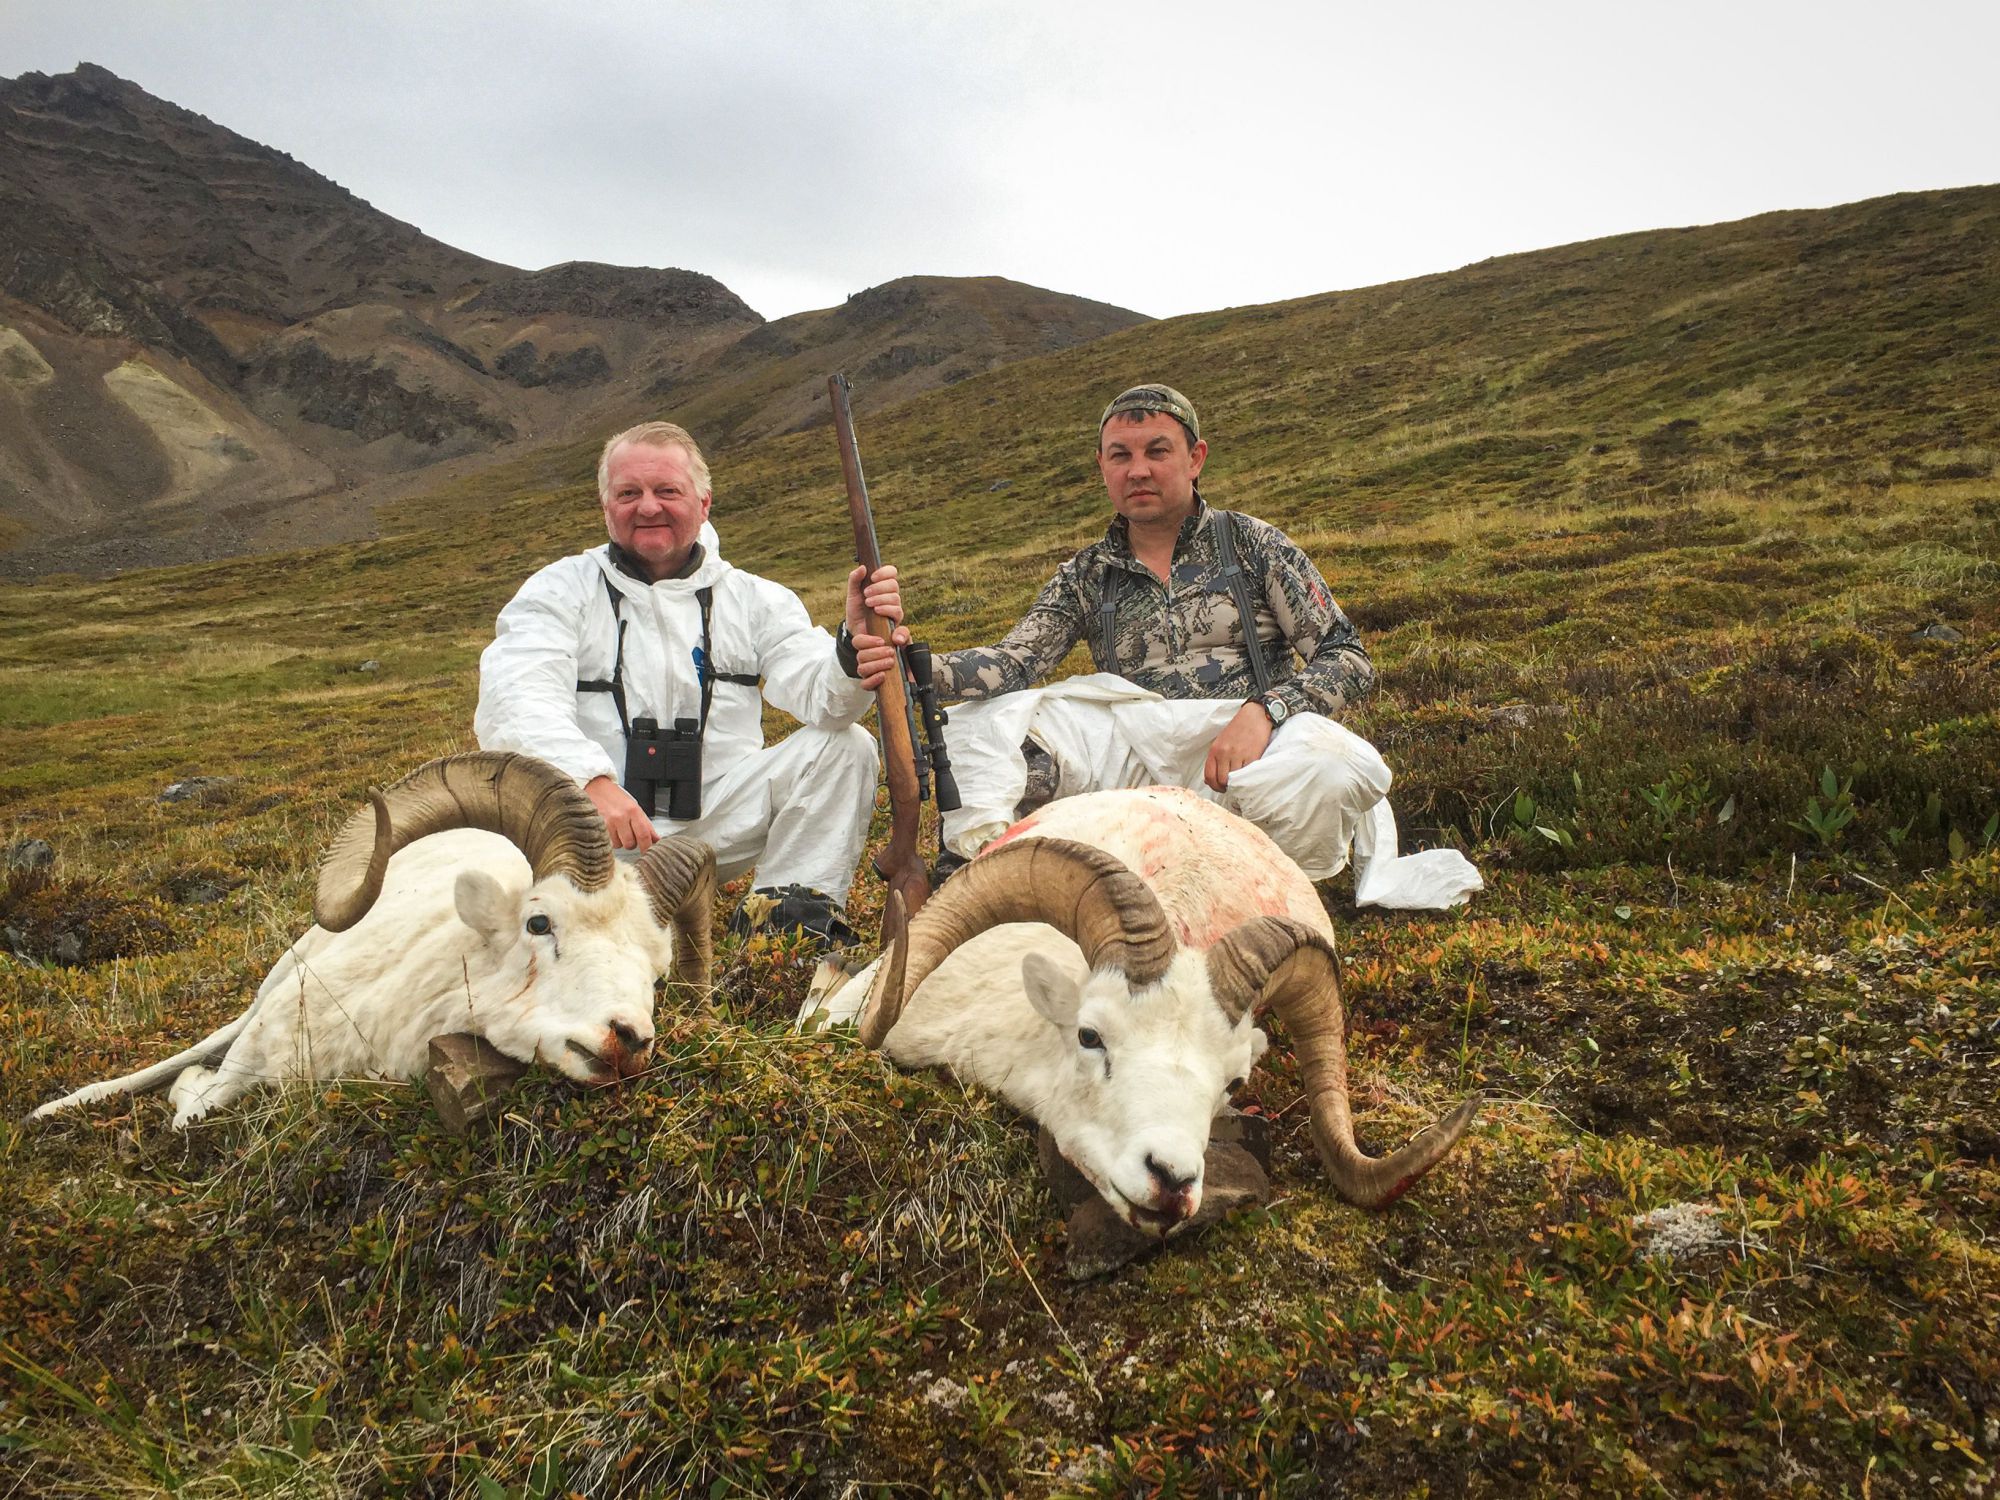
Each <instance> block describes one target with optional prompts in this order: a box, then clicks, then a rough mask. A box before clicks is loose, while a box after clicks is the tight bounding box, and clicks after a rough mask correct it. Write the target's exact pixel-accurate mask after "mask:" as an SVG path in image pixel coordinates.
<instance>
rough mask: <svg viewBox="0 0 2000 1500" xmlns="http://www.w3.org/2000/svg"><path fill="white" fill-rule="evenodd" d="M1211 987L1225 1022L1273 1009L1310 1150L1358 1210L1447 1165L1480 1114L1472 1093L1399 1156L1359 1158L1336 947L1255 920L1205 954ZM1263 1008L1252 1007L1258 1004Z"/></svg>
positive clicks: (1308, 933)
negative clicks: (1307, 1123) (1301, 1095)
mask: <svg viewBox="0 0 2000 1500" xmlns="http://www.w3.org/2000/svg"><path fill="white" fill-rule="evenodd" d="M1208 976H1209V987H1210V989H1211V990H1212V991H1213V993H1214V995H1215V1000H1216V1003H1217V1004H1218V1005H1220V1006H1221V1007H1222V1009H1223V1012H1224V1014H1226V1015H1228V1016H1229V1017H1230V1019H1231V1020H1241V1019H1242V1017H1243V1014H1244V1012H1245V1011H1246V1010H1248V1009H1250V1008H1251V1007H1253V1006H1255V1007H1256V1008H1257V1009H1258V1010H1259V1011H1261V1010H1262V1009H1264V1007H1265V1006H1268V1007H1269V1008H1270V1009H1273V1010H1275V1011H1277V1013H1278V1019H1279V1020H1280V1021H1282V1022H1283V1023H1284V1027H1285V1034H1286V1035H1287V1036H1288V1037H1290V1038H1291V1043H1292V1055H1293V1056H1294V1057H1296V1058H1297V1059H1298V1063H1299V1077H1300V1079H1301V1081H1302V1082H1303V1083H1304V1085H1305V1093H1306V1105H1307V1108H1308V1109H1310V1110H1311V1112H1312V1131H1313V1142H1314V1144H1316V1145H1317V1146H1318V1147H1319V1154H1320V1159H1321V1160H1322V1161H1324V1162H1325V1163H1326V1169H1327V1173H1328V1175H1329V1176H1330V1177H1332V1179H1333V1185H1334V1188H1335V1189H1336V1190H1337V1191H1338V1192H1339V1193H1340V1195H1341V1197H1343V1198H1345V1199H1347V1201H1348V1202H1350V1203H1353V1204H1356V1205H1358V1206H1359V1207H1362V1208H1386V1207H1388V1206H1389V1205H1390V1204H1391V1203H1393V1202H1395V1201H1396V1200H1397V1199H1398V1198H1400V1197H1401V1196H1402V1195H1403V1194H1404V1193H1405V1192H1407V1191H1408V1190H1409V1188H1410V1185H1411V1184H1412V1183H1414V1182H1416V1180H1417V1179H1418V1178H1420V1177H1422V1176H1423V1175H1424V1173H1426V1172H1428V1171H1430V1169H1431V1168H1432V1167H1434V1166H1436V1165H1437V1164H1438V1163H1439V1162H1440V1161H1442V1160H1443V1159H1444V1158H1445V1155H1446V1154H1447V1153H1448V1152H1449V1151H1450V1150H1451V1148H1452V1147H1453V1146H1455V1145H1456V1144H1458V1138H1459V1137H1460V1136H1461V1135H1463V1134H1464V1133H1465V1127H1466V1126H1467V1125H1468V1124H1470V1123H1471V1121H1472V1115H1473V1112H1474V1111H1475V1110H1476V1109H1477V1108H1478V1107H1479V1097H1478V1095H1476V1094H1475V1095H1474V1096H1473V1097H1472V1098H1470V1099H1467V1100H1466V1101H1465V1102H1464V1103H1463V1104H1461V1105H1459V1106H1458V1108H1457V1109H1455V1110H1453V1111H1452V1112H1451V1113H1450V1114H1449V1115H1447V1116H1445V1118H1444V1119H1443V1120H1441V1121H1439V1122H1438V1124H1436V1125H1435V1126H1433V1127H1432V1128H1431V1129H1429V1130H1427V1131H1424V1132H1423V1133H1422V1134H1420V1135H1419V1136H1417V1137H1416V1139H1414V1140H1412V1141H1411V1142H1410V1143H1409V1144H1408V1145H1407V1146H1405V1147H1403V1149H1402V1150H1400V1151H1396V1152H1393V1153H1391V1154H1390V1155H1388V1156H1383V1157H1373V1156H1368V1155H1365V1154H1364V1153H1363V1152H1362V1150H1361V1148H1360V1147H1359V1146H1358V1145H1356V1144H1355V1141H1354V1120H1353V1117H1352V1116H1351V1115H1350V1114H1349V1113H1348V1108H1347V1038H1346V1030H1347V1017H1346V1013H1345V1011H1344V1010H1343V1008H1342V1006H1341V1000H1340V966H1339V960H1338V959H1336V958H1335V956H1334V951H1333V945H1332V944H1331V943H1329V942H1328V941H1327V940H1326V938H1325V937H1323V936H1321V935H1320V934H1319V933H1317V932H1314V931H1313V930H1312V929H1311V928H1310V927H1307V926H1306V925H1305V924H1304V923H1302V922H1296V921H1294V920H1292V919H1291V918H1290V917H1255V918H1252V919H1251V920H1250V921H1248V922H1245V923H1244V924H1243V925H1242V926H1240V927H1238V928H1236V929H1235V930H1234V931H1233V932H1231V933H1230V934H1229V935H1228V936H1227V937H1225V938H1223V939H1222V941H1221V942H1219V943H1217V944H1216V945H1215V946H1214V947H1212V948H1210V949H1209V950H1208ZM1260 997H1261V998H1262V1002H1263V1003H1262V1004H1259V1003H1258V1001H1259V998H1260Z"/></svg>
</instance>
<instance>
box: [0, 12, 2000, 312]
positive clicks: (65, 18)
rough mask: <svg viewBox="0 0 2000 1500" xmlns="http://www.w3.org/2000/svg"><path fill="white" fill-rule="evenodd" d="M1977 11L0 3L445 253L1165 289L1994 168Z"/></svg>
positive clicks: (1375, 270)
mask: <svg viewBox="0 0 2000 1500" xmlns="http://www.w3.org/2000/svg"><path fill="white" fill-rule="evenodd" d="M1996 57H2000V3H1996V0H1980V3H1955V4H1942V3H1934V4H1925V3H1921V0H1918V3H1907V0H1906V3H1902V4H1894V5H1892V4H1889V3H1886V0H1878V3H1874V4H1851V3H1828V0H1820V3H1813V4H1801V3H1759V0H1730V3H1726V4H1718V3H1707V0H1696V3H1686V0H1680V3H1675V4H1671V5H1668V4H1659V5H1625V4H1618V3H1615V0H1613V3H1605V0H1593V3H1588V4H1537V3H1529V0H1518V3H1490V0H1489V3H1484V4H1405V5H1395V4H1384V3H1381V0H1371V3H1368V4H1352V5H1350V4H1330V3H1329V4H1320V5H1312V6H1304V5H1301V6H1292V5H1279V4H1265V3H1260V0H1200V3H1183V0H1151V3H1142V4H1106V3H1095V0H597V3H593V0H569V3H563V4H558V3H555V0H476V3H475V0H341V3H333V0H326V3H318V4H314V3H306V0H87V3H86V0H0V76H12V75H14V74H17V73H20V72H23V71H26V70H29V69H33V70H37V71H40V72H47V73H53V72H65V71H67V70H68V69H70V68H71V67H73V66H75V64H76V63H77V62H78V61H80V60H88V61H92V62H96V63H100V64H102V65H103V66H105V67H108V68H110V69H111V70H112V71H114V72H116V73H119V74H121V75H122V76H124V77H126V78H129V79H132V80H133V81H134V82H137V83H139V84H141V85H142V86H144V87H145V88H147V89H148V90H150V91H152V92H153V93H155V94H158V95H160V96H161V97H163V98H167V99H171V100H173V101H174V102H175V103H178V104H181V105H185V106H186V107H188V108H190V109H193V110H196V111H198V112H200V113H202V114H205V115H207V116H209V117H210V118H211V119H213V120H215V121H217V122H218V123H220V124H223V125H226V126H228V127H230V128H231V129H234V130H237V131H240V132H241V133H243V134H245V135H248V136H252V137H254V138H255V139H257V140H260V141H263V142H265V143H266V144H268V145H272V146H277V147H279V148H281V149H283V150H285V151H289V152H290V153H291V154H292V155H293V156H295V157H297V158H299V159H300V160H301V161H303V162H305V163H306V164H307V165H309V166H312V167H314V168H316V169H318V170H319V171H321V172H323V173H325V174H326V175H327V176H329V177H331V178H333V179H334V180H335V181H337V182H339V183H340V184H342V185H343V186H344V187H347V188H349V189H350V190H352V191H353V192H355V193H357V194H359V195H360V196H361V197H363V198H366V199H367V200H368V201H369V202H371V203H373V204H374V205H375V206H376V207H378V208H380V209H383V210H385V211H386V212H388V213H391V214H394V215H395V216H396V217H398V218H401V219H406V220H408V221H410V222H411V223H414V224H416V225H417V226H418V227H419V228H421V229H423V230H424V231H426V232H427V233H429V234H432V235H434V236H436V237H437V238H439V239H441V240H445V241H447V242H448V243H450V244H453V245H457V246H459V247H461V248H463V249H466V250H470V251H474V252H476V253H478V254H481V255H486V256H490V257H492V258H494V259H496V260H501V261H506V262H508V263H510V264H514V265H518V266H525V267H537V266H543V265H549V264H553V263H555V262H558V261H564V260H602V261H612V262H617V263H621V264H629V265H655V266H684V267H687V268H689V269H692V270H697V271H705V272H707V273H709V274H710V275H713V276H717V277H720V278H721V279H722V280H723V281H724V282H725V283H727V284H728V285H729V286H730V287H731V288H732V289H733V290H734V291H736V292H737V293H738V294H739V295H740V296H742V297H743V298H744V299H745V300H746V301H748V302H749V303H750V304H751V305H752V306H753V307H755V308H756V309H757V310H758V311H759V312H762V313H764V314H765V315H766V316H771V317H775V316H780V315H782V314H785V313H789V312H797V311H800V310H802V309H805V308H812V307H825V306H829V305H831V304H833V303H836V302H838V301H840V299H841V298H842V297H844V296H846V295H847V294H848V293H850V292H853V291H857V290H859V289H861V288H863V287H867V286H873V285H876V284H878V283H880V282H884V281H888V280H892V279H893V278H895V277H898V276H905V275H910V274H912V273H919V272H921V273H928V274H936V275H958V276H970V275H999V276H1010V277H1013V278H1015V279H1016V280H1020V281H1026V282H1031V283H1034V284H1036V285H1038V286H1045V287H1053V288H1055V289H1057V290H1060V291H1065V292H1075V293H1079V294H1082V295H1085V296H1090V297H1096V298H1099V299H1101V300H1103V301H1107V302H1114V303H1118V304H1121V305H1123V306H1126V307H1132V308H1136V309H1138V310H1139V311H1141V312H1145V313H1151V314H1154V315H1158V316H1165V315H1170V314H1174V313H1183V312H1194V311H1199V310H1203V309H1209V308H1218V307H1226V306H1233V305H1240V304H1244V303H1256V302H1269V301H1274V300H1277V299H1280V298H1286V297H1297V296H1305V295H1308V294H1311V293H1315V292H1323V291H1330V290H1333V289H1336V288H1345V287H1355V286H1367V285H1372V284H1375V283H1377V282H1382V281H1390V280H1395V279H1398V278H1401V277H1406V276H1413V275H1420V274H1423V273H1426V272H1431V271H1439V270H1446V269H1450V268H1452V267H1455V266H1460V265H1464V264H1466V263H1468V262H1471V261H1475V260H1480V259H1483V258H1484V257H1486V256H1489V255H1497V254H1504V253H1507V252H1510V251H1515V250H1530V249H1535V248H1538V247H1541V246H1546V245H1556V244H1563V243H1567V242H1569V241H1573V240H1580V239H1589V238H1593V237H1596V236H1599V235H1604V234H1613V233H1619V232H1622V231H1626V230H1634V229H1651V228H1658V227H1661V226H1666V225H1679V224H1693V223H1709V222H1714V221H1716V220H1723V219H1734V218H1741V217H1744V216H1746V215H1749V214H1754V213H1760V212H1764V211H1766V210H1770V209H1779V208H1812V207H1824V206H1827V205H1830V204H1835V203H1846V202H1851V201H1854V200H1856V199H1860V198H1868V197H1874V196H1876V195H1878V194H1882V193H1891V192H1898V191H1903V190H1906V189H1912V188H1937V187H1958V186H1964V185H1967V184H1972V183H1982V182H1993V181H1996V180H2000V82H1996V76H1995V72H1994V60H1995V58H1996Z"/></svg>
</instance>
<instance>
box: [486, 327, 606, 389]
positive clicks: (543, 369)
mask: <svg viewBox="0 0 2000 1500" xmlns="http://www.w3.org/2000/svg"><path fill="white" fill-rule="evenodd" d="M493 368H494V369H496V370H498V371H499V372H500V373H501V374H502V375H505V376H506V377H507V378H508V379H509V380H511V381H513V382H514V383H515V384H516V385H524V386H527V387H529V388H530V389H533V388H534V387H535V386H538V385H554V386H579V385H595V384H596V383H597V382H598V381H600V380H604V379H607V378H609V376H610V374H611V361H610V360H608V359H606V358H605V357H604V351H603V350H602V349H600V348H598V347H597V345H595V344H585V345H584V346H583V347H582V348H580V349H566V350H564V351H563V352H561V353H560V354H548V355H542V354H540V353H539V352H538V351H537V350H536V348H535V341H534V340H533V339H523V340H522V341H521V342H520V343H518V344H509V345H508V346H507V347H506V348H505V349H503V350H501V351H500V357H499V358H498V359H496V360H494V361H493Z"/></svg>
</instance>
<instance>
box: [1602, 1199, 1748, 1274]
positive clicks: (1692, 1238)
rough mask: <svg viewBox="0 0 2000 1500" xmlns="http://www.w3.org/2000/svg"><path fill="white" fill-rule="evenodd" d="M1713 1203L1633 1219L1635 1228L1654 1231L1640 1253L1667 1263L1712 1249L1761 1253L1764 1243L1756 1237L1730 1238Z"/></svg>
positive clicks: (1679, 1205) (1677, 1207)
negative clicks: (1734, 1248) (1739, 1248)
mask: <svg viewBox="0 0 2000 1500" xmlns="http://www.w3.org/2000/svg"><path fill="white" fill-rule="evenodd" d="M1716 1216H1717V1209H1716V1207H1715V1205H1714V1204H1713V1203H1668V1204H1665V1205H1663V1206H1662V1207H1660V1208H1655V1209H1651V1210H1649V1211H1648V1212H1646V1213H1643V1214H1635V1215H1633V1217H1632V1227H1633V1228H1634V1229H1646V1230H1650V1231H1652V1236H1651V1238H1649V1239H1648V1240H1647V1241H1646V1243H1645V1245H1644V1246H1642V1247H1641V1249H1640V1251H1639V1253H1640V1254H1641V1255H1646V1256H1657V1257H1660V1258H1661V1259H1664V1260H1673V1261H1680V1260H1688V1259H1691V1258H1692V1257H1694V1256H1697V1255H1700V1254H1702V1253H1704V1252H1705V1251H1709V1250H1720V1249H1722V1248H1723V1247H1724V1246H1727V1245H1741V1246H1743V1247H1745V1248H1748V1249H1756V1250H1761V1249H1763V1248H1764V1242H1763V1241H1762V1240H1760V1239H1758V1238H1757V1237H1756V1236H1754V1235H1747V1234H1746V1235H1734V1236H1732V1235H1730V1234H1728V1233H1727V1232H1725V1230H1724V1229H1723V1227H1722V1225H1721V1224H1719V1223H1717V1222H1716Z"/></svg>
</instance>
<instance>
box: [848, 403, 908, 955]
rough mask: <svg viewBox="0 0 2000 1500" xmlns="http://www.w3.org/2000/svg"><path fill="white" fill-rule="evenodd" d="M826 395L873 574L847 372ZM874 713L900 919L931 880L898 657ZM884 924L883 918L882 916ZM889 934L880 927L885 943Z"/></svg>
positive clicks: (857, 549)
mask: <svg viewBox="0 0 2000 1500" xmlns="http://www.w3.org/2000/svg"><path fill="white" fill-rule="evenodd" d="M826 394H827V398H828V399H829V400H830V401H831V402H832V404H833V430H834V432H835V433H836V434H837V435H838V436H839V438H840V472H841V475H842V477H843V478H844V479H845V480H846V481H847V514H848V519H849V520H851V521H852V522H853V523H854V560H855V561H856V562H858V563H860V564H861V566H862V567H864V568H866V569H867V570H868V573H869V576H870V577H871V578H872V577H873V576H874V574H875V570H876V569H877V568H879V567H881V566H882V549H881V547H880V546H879V545H878V544H877V542H876V539H875V514H874V512H873V511H872V510H870V509H869V506H868V483H867V481H866V480H865V479H863V478H862V476H861V449H860V447H859V445H858V444H856V442H855V440H854V410H853V407H852V406H851V405H850V403H849V399H848V386H847V377H846V376H845V375H831V376H829V377H827V382H826ZM867 620H868V633H869V634H870V635H877V636H880V637H881V638H882V639H884V640H888V639H890V635H891V632H892V631H893V630H894V629H895V622H894V621H893V620H887V619H884V618H883V617H882V616H880V615H878V614H876V613H874V612H873V611H872V610H871V611H868V614H867ZM875 717H876V719H877V721H878V725H879V730H880V733H881V736H882V765H883V769H884V772H885V775H886V777H887V779H888V782H889V847H888V848H886V849H884V850H883V851H882V852H881V853H879V854H877V855H876V856H875V870H876V873H877V874H879V875H880V876H881V877H882V879H883V880H884V881H886V882H887V883H888V885H889V888H890V889H891V890H893V891H895V892H897V893H898V894H899V895H901V896H902V898H903V901H902V907H903V915H904V917H905V919H906V920H907V918H909V917H912V916H915V915H916V913H917V909H918V908H919V907H921V906H922V905H923V904H924V902H925V901H927V900H928V899H929V898H930V894H931V886H930V879H929V877H928V876H927V875H926V873H925V870H924V860H923V856H922V855H921V854H919V853H918V852H917V831H918V823H919V821H920V819H921V817H922V814H923V789H922V787H921V785H920V784H919V781H918V778H917V747H916V741H915V739H914V738H913V737H912V735H911V733H910V720H911V714H910V695H909V688H908V685H907V683H906V681H905V678H904V671H903V667H902V662H901V661H900V659H899V660H898V662H897V665H896V670H895V671H893V672H891V673H890V674H889V675H888V676H887V677H884V678H883V679H882V685H881V686H880V687H878V688H877V689H875ZM885 927H886V919H885ZM892 936H895V937H900V934H893V935H892V934H891V933H889V932H888V931H886V930H885V931H884V932H883V934H882V937H883V940H884V942H885V943H886V942H888V941H889V940H890V939H891V937H892Z"/></svg>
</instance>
